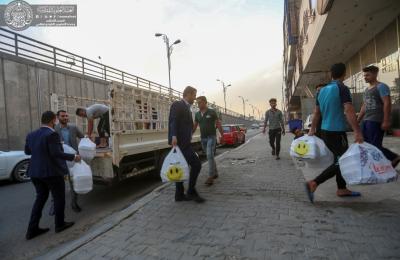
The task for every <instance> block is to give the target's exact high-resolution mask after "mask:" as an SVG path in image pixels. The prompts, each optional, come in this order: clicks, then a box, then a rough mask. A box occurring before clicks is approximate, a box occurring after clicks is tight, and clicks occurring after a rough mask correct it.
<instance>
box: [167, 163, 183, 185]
mask: <svg viewBox="0 0 400 260" xmlns="http://www.w3.org/2000/svg"><path fill="white" fill-rule="evenodd" d="M167 178H168V180H169V181H180V180H182V179H183V169H182V168H181V167H179V166H176V165H172V166H170V167H169V168H168V170H167Z"/></svg>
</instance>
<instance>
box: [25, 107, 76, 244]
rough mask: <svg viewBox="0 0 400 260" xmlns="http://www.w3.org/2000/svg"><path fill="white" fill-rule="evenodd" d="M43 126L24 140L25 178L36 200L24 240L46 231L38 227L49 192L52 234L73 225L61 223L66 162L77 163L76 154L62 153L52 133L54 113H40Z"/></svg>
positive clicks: (53, 132) (59, 142) (55, 136)
mask: <svg viewBox="0 0 400 260" xmlns="http://www.w3.org/2000/svg"><path fill="white" fill-rule="evenodd" d="M41 121H42V126H41V127H40V128H39V129H37V130H36V131H33V132H31V133H30V134H28V136H27V137H26V144H25V153H26V154H27V155H32V157H31V160H30V164H29V169H28V175H29V176H30V177H31V180H32V183H33V185H34V186H35V189H36V200H35V203H34V204H33V208H32V213H31V218H30V221H29V227H28V231H27V233H26V239H28V240H29V239H32V238H34V237H36V236H39V235H41V234H44V233H46V232H47V231H49V229H48V228H39V222H40V218H41V217H42V210H43V207H44V205H45V204H46V201H47V199H48V197H49V192H51V194H52V196H53V198H54V210H55V227H56V228H55V231H56V233H59V232H61V231H63V230H65V229H67V228H69V227H71V226H72V225H73V224H74V223H73V222H66V221H65V220H64V208H65V183H64V175H65V174H67V173H68V168H67V164H66V162H65V161H66V160H68V161H74V160H75V161H76V162H79V161H80V159H81V158H80V156H79V155H73V154H67V153H64V151H63V148H62V145H61V141H60V136H59V135H58V134H57V133H56V132H55V131H54V126H55V124H56V114H55V113H53V112H52V111H46V112H44V113H43V114H42V120H41Z"/></svg>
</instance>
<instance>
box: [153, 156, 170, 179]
mask: <svg viewBox="0 0 400 260" xmlns="http://www.w3.org/2000/svg"><path fill="white" fill-rule="evenodd" d="M168 153H169V150H168V149H167V150H164V151H162V152H161V153H160V157H159V158H158V162H157V167H156V170H154V171H153V172H152V175H153V176H154V178H158V179H160V180H161V177H160V172H161V168H162V165H163V162H164V160H165V157H167V155H168Z"/></svg>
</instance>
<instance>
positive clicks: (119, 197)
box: [0, 130, 260, 260]
mask: <svg viewBox="0 0 400 260" xmlns="http://www.w3.org/2000/svg"><path fill="white" fill-rule="evenodd" d="M259 132H260V131H259V130H249V131H248V133H247V135H246V139H249V138H251V137H253V136H255V135H256V134H258V133H259ZM230 149H232V147H219V148H218V149H217V155H218V154H222V153H223V152H226V151H229V150H230ZM160 185H161V181H160V180H159V179H158V178H156V177H154V176H151V175H143V176H136V177H134V178H131V179H128V180H126V181H124V182H121V183H119V184H117V185H115V186H111V187H108V186H102V185H95V186H94V189H93V190H92V191H91V192H90V193H88V194H85V195H82V196H80V197H79V205H80V206H81V207H82V209H83V211H82V212H80V213H75V212H73V211H72V210H71V207H70V196H69V194H70V193H69V185H68V184H67V185H66V189H67V192H66V210H65V216H66V220H67V221H75V225H74V226H73V227H72V228H71V229H69V230H66V231H64V232H62V233H60V234H55V233H54V217H50V216H49V214H48V212H49V209H50V199H49V200H48V202H47V204H46V206H45V209H44V210H43V216H42V219H41V222H40V224H41V227H49V228H50V231H49V232H48V233H47V234H45V235H43V236H40V237H37V238H35V239H33V240H30V241H26V240H25V232H26V228H27V225H28V221H29V216H30V211H31V208H32V205H33V202H34V199H35V192H34V187H33V185H32V184H31V183H30V182H27V183H12V182H8V181H1V182H0V209H1V212H0V259H3V260H6V259H29V258H32V257H34V256H37V255H40V254H43V253H45V252H46V251H48V250H49V249H50V248H52V247H55V246H57V245H59V244H61V243H64V242H67V241H70V240H73V239H76V238H78V237H79V236H80V235H82V234H83V233H85V232H86V231H87V230H88V229H90V228H91V227H93V226H95V225H96V224H97V223H99V222H100V221H101V220H102V219H104V218H106V217H107V216H109V215H110V214H112V213H113V212H117V211H120V210H122V209H124V208H126V207H127V206H129V205H130V204H132V203H134V202H135V201H136V200H138V199H139V198H141V197H143V196H144V195H145V194H147V193H149V192H151V191H152V190H154V189H155V188H156V187H158V186H160Z"/></svg>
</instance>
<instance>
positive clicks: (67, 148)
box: [63, 144, 76, 168]
mask: <svg viewBox="0 0 400 260" xmlns="http://www.w3.org/2000/svg"><path fill="white" fill-rule="evenodd" d="M63 149H64V153H69V154H76V151H75V149H74V148H72V147H71V146H69V145H67V144H63ZM66 162H67V166H68V168H72V167H73V166H74V164H75V162H74V161H66Z"/></svg>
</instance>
